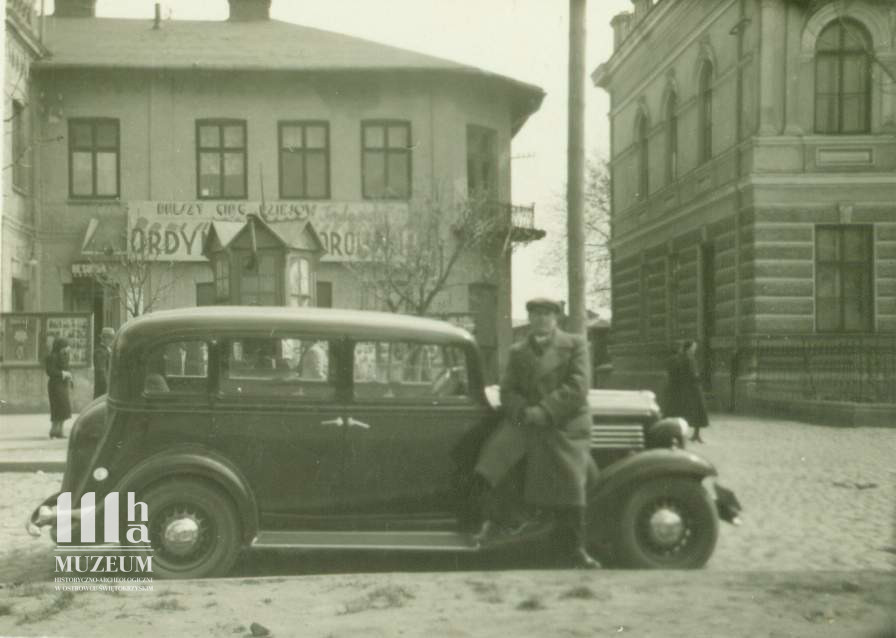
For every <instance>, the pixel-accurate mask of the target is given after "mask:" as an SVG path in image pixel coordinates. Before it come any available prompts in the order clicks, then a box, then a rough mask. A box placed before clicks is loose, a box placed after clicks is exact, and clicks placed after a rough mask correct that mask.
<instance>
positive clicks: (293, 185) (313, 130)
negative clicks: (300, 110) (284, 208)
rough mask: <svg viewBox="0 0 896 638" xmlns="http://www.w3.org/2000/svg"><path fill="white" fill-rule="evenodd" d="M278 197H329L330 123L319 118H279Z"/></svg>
mask: <svg viewBox="0 0 896 638" xmlns="http://www.w3.org/2000/svg"><path fill="white" fill-rule="evenodd" d="M277 138H278V140H279V149H280V151H279V152H280V156H279V162H280V198H281V199H329V197H330V126H329V124H328V123H327V122H319V121H286V122H279V123H278V126H277Z"/></svg>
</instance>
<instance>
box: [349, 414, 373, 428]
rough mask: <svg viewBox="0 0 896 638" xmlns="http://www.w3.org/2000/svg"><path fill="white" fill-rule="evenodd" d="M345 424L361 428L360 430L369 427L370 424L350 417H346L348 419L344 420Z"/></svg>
mask: <svg viewBox="0 0 896 638" xmlns="http://www.w3.org/2000/svg"><path fill="white" fill-rule="evenodd" d="M346 425H347V426H348V427H350V428H361V429H362V430H369V429H370V425H368V424H367V423H364V421H358V420H356V419H353V418H352V417H349V418H348V421H346Z"/></svg>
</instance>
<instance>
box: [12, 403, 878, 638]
mask: <svg viewBox="0 0 896 638" xmlns="http://www.w3.org/2000/svg"><path fill="white" fill-rule="evenodd" d="M705 435H706V438H707V440H708V443H707V444H706V445H705V446H697V447H696V448H694V449H695V451H697V452H698V453H700V454H703V455H705V456H706V457H708V458H709V459H710V460H712V461H713V462H714V463H715V464H716V465H717V467H718V468H719V470H720V474H721V481H722V483H723V484H725V485H728V486H729V487H732V488H734V490H735V491H736V492H737V493H738V495H739V497H740V499H741V501H742V502H743V504H744V506H745V508H746V516H745V521H744V525H743V526H742V527H740V528H732V527H730V526H727V525H726V526H724V527H723V528H722V530H721V536H720V541H719V545H718V548H717V550H716V553H715V555H714V557H713V559H712V561H711V562H710V564H709V566H708V568H707V569H706V570H703V571H699V572H650V573H646V572H619V571H600V572H597V573H581V572H568V571H557V570H551V569H537V568H534V567H535V566H534V565H533V564H532V561H531V560H528V558H527V557H522V558H521V557H513V556H510V557H492V558H487V557H486V558H483V557H467V558H464V559H462V560H459V559H455V558H452V557H445V556H406V555H404V556H394V555H393V556H389V555H371V554H353V555H334V554H330V555H302V554H283V553H273V552H268V553H263V554H257V555H253V556H252V557H250V558H248V559H245V560H243V561H242V562H241V564H240V565H239V566H238V568H237V570H236V572H235V575H236V577H235V578H231V579H223V580H215V581H199V582H181V583H170V582H161V581H156V582H155V583H152V587H153V591H151V592H150V591H129V592H108V593H107V592H101V591H77V592H75V591H68V592H62V591H56V590H55V587H56V586H57V585H55V584H54V583H53V582H52V580H53V577H54V573H53V558H52V553H51V544H50V542H49V540H48V539H41V540H39V541H31V540H30V539H28V538H27V537H26V536H24V534H23V532H22V531H21V530H22V528H21V523H22V521H23V520H24V517H25V516H26V515H27V513H28V511H30V508H31V507H33V505H34V504H35V503H36V502H38V501H39V500H41V499H42V498H43V497H44V496H45V495H46V494H48V493H50V492H52V491H55V490H56V489H57V486H58V482H59V477H58V475H44V474H28V475H22V474H0V582H2V583H4V585H3V589H2V590H0V635H3V636H6V635H52V636H120V635H128V636H135V637H136V636H162V635H197V636H220V635H228V636H231V635H232V636H241V635H246V636H248V635H251V623H253V622H257V623H260V624H261V625H263V626H265V627H267V628H268V629H270V630H271V631H272V632H274V635H277V636H322V637H323V636H353V635H359V636H360V635H364V636H399V635H400V636H433V637H434V636H507V635H525V636H547V635H551V636H554V635H558V636H563V635H569V636H577V635H581V636H603V635H607V636H609V635H622V636H625V635H629V636H751V637H752V636H770V637H771V636H775V637H781V638H783V637H785V636H788V637H789V636H832V637H833V636H837V637H838V638H839V637H841V636H868V637H869V638H872V637H873V638H883V637H885V636H886V637H893V638H896V619H894V617H893V615H892V614H893V610H894V609H896V590H894V588H896V572H894V560H896V538H894V529H896V525H894V523H896V465H894V463H893V461H892V458H893V455H892V450H894V449H896V429H872V428H857V429H837V428H825V427H817V426H808V425H802V424H797V423H786V422H780V421H770V420H754V419H746V418H740V417H725V418H717V419H716V420H715V422H714V424H713V426H712V427H711V428H710V429H709V430H707V431H706V432H705ZM887 614H890V615H889V617H888V616H887ZM256 631H257V632H258V631H261V630H260V629H258V628H256Z"/></svg>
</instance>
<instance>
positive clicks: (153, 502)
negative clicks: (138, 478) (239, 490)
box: [142, 479, 240, 578]
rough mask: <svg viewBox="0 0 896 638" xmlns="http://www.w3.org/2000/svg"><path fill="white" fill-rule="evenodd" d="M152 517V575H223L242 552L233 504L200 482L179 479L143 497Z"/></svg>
mask: <svg viewBox="0 0 896 638" xmlns="http://www.w3.org/2000/svg"><path fill="white" fill-rule="evenodd" d="M142 500H143V501H144V502H145V503H146V508H147V510H148V513H149V540H150V544H151V545H152V548H153V554H152V565H153V575H154V576H158V577H159V578H204V577H206V576H221V575H224V574H226V573H227V572H228V571H229V570H230V568H231V567H232V566H233V563H234V561H235V560H236V558H237V555H238V554H239V549H240V524H239V520H238V519H237V515H236V510H235V509H234V506H233V503H232V502H231V500H230V499H229V498H228V497H227V496H226V495H225V494H224V493H222V492H221V491H220V490H218V489H216V488H215V487H213V486H211V485H209V484H207V483H205V482H203V481H200V480H196V479H175V480H171V481H166V482H165V483H162V484H160V485H157V486H155V487H151V488H150V489H149V490H147V491H146V493H145V494H144V495H143V499H142Z"/></svg>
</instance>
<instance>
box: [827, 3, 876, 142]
mask: <svg viewBox="0 0 896 638" xmlns="http://www.w3.org/2000/svg"><path fill="white" fill-rule="evenodd" d="M870 50H871V38H870V36H869V35H868V31H867V30H866V29H865V27H863V26H862V25H861V24H859V23H858V22H856V21H855V20H835V21H834V22H832V23H831V24H829V25H828V26H827V27H825V29H824V30H823V31H822V32H821V34H820V35H819V36H818V40H817V42H816V45H815V132H816V133H823V134H855V133H867V132H869V131H870V130H871V56H870V55H869V53H868V52H869V51H870Z"/></svg>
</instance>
